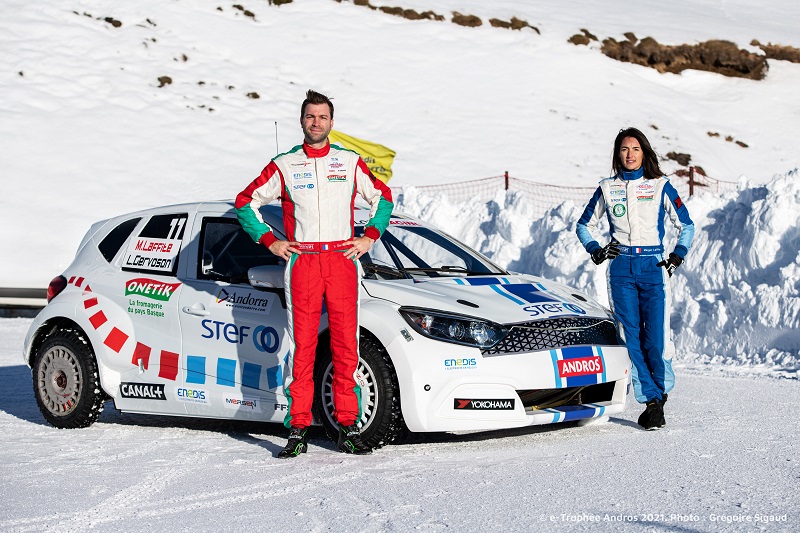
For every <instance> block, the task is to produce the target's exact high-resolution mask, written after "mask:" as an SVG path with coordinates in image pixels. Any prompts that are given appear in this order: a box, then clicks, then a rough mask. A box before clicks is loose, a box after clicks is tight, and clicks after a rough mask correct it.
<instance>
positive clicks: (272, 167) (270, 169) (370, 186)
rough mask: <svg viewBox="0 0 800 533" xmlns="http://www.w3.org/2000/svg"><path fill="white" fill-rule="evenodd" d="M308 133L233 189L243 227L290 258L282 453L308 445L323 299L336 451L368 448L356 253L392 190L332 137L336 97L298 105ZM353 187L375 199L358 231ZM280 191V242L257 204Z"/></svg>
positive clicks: (380, 220)
mask: <svg viewBox="0 0 800 533" xmlns="http://www.w3.org/2000/svg"><path fill="white" fill-rule="evenodd" d="M300 124H301V127H302V129H303V133H304V136H305V141H304V143H303V144H302V145H299V146H295V147H294V148H292V149H291V150H289V151H288V152H286V153H283V154H279V155H277V156H276V157H275V158H274V159H273V160H272V161H270V162H269V164H268V165H267V166H266V168H264V170H263V171H262V172H261V175H259V176H258V177H257V178H256V179H255V180H254V181H253V182H252V183H250V185H248V186H247V188H245V189H244V190H243V191H242V192H241V193H239V195H238V196H237V197H236V205H235V207H236V213H237V215H238V218H239V222H240V223H241V225H242V227H243V228H244V229H245V230H246V231H247V233H248V234H250V236H251V237H252V238H253V240H255V241H256V242H259V243H262V244H263V245H264V246H266V247H268V248H269V250H270V251H271V252H272V253H273V254H275V255H277V256H279V257H282V258H283V259H285V260H286V272H285V277H284V279H285V292H286V302H287V314H288V323H289V336H290V341H291V346H290V356H289V360H288V365H287V369H286V373H285V378H284V392H285V394H286V397H287V398H288V400H289V409H288V412H287V415H286V419H285V421H284V425H285V426H286V427H288V428H289V429H290V434H289V442H288V443H287V445H286V448H284V450H283V451H281V452H280V454H279V455H278V456H279V457H281V458H288V457H296V456H297V455H299V454H300V453H303V452H305V451H306V450H307V447H308V445H307V442H306V438H307V428H308V426H309V425H310V424H311V420H312V417H311V405H312V403H313V399H314V380H313V374H314V359H315V355H316V348H317V334H318V330H319V323H320V317H321V313H322V305H323V299H324V301H325V305H326V307H327V312H328V323H329V327H330V338H331V343H330V346H331V353H332V359H333V402H334V411H335V418H336V420H337V422H338V423H339V426H340V430H339V442H338V445H339V449H340V451H342V452H345V453H355V454H365V453H370V452H371V449H370V448H369V447H368V446H366V445H365V444H364V442H363V441H362V440H361V436H360V432H359V430H358V425H357V424H358V422H359V420H360V419H361V404H360V388H359V386H358V383H357V382H356V380H355V373H356V368H357V366H358V299H359V296H358V290H359V285H360V277H361V272H360V264H359V262H358V258H359V257H361V256H362V255H363V254H365V253H366V252H368V251H369V249H370V248H371V246H372V243H373V242H375V240H376V239H378V238H380V236H381V233H382V232H383V231H384V230H385V229H386V227H387V226H388V225H389V218H390V216H391V213H392V205H393V204H392V195H391V191H390V190H389V188H388V187H387V186H386V185H385V184H384V183H383V182H381V181H379V180H378V179H376V178H375V176H373V175H372V173H371V172H370V170H369V169H368V168H367V166H366V164H365V163H364V161H363V160H362V159H361V157H359V155H358V154H357V153H355V152H353V151H351V150H346V149H344V148H341V147H340V146H337V145H332V144H330V142H329V141H328V134H329V133H330V131H331V129H332V128H333V104H332V103H331V101H330V100H329V99H328V98H327V97H326V96H325V95H322V94H320V93H317V92H315V91H308V93H307V94H306V99H305V101H304V102H303V105H302V107H301V117H300ZM356 193H358V194H360V195H361V197H362V198H364V200H366V201H367V202H368V203H369V204H370V205H371V206H372V208H371V210H370V219H369V221H368V222H367V224H366V226H365V230H364V236H363V237H355V235H354V232H353V205H354V202H355V197H356ZM277 198H280V200H281V205H282V207H283V222H284V229H285V231H286V236H287V239H288V240H286V241H284V240H279V239H278V238H277V237H276V236H275V234H274V233H273V232H272V229H271V228H270V227H269V226H268V225H267V224H265V223H264V220H263V218H262V217H261V215H260V214H259V211H258V209H259V207H261V206H262V205H265V204H267V203H269V202H271V201H273V200H275V199H277Z"/></svg>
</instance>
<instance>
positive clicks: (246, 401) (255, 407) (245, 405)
mask: <svg viewBox="0 0 800 533" xmlns="http://www.w3.org/2000/svg"><path fill="white" fill-rule="evenodd" d="M223 400H224V402H223V403H224V405H225V407H227V408H228V409H246V410H249V411H255V412H258V413H260V412H261V400H260V399H258V398H233V397H230V396H224V397H223Z"/></svg>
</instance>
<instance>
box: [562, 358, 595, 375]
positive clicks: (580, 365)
mask: <svg viewBox="0 0 800 533" xmlns="http://www.w3.org/2000/svg"><path fill="white" fill-rule="evenodd" d="M602 372H603V360H602V359H601V358H600V357H598V356H594V357H581V358H580V359H559V361H558V375H559V376H561V377H562V378H568V377H573V376H585V375H588V374H600V373H602Z"/></svg>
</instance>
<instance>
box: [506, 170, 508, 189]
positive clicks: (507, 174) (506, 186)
mask: <svg viewBox="0 0 800 533" xmlns="http://www.w3.org/2000/svg"><path fill="white" fill-rule="evenodd" d="M506 190H508V170H506Z"/></svg>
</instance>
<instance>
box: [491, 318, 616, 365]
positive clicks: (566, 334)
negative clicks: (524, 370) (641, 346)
mask: <svg viewBox="0 0 800 533" xmlns="http://www.w3.org/2000/svg"><path fill="white" fill-rule="evenodd" d="M587 344H599V345H602V346H619V345H620V342H619V341H618V340H617V330H616V328H615V327H614V322H612V321H611V320H610V319H608V318H594V317H569V318H550V319H547V320H535V321H533V322H524V323H522V324H515V325H513V326H512V327H511V331H509V332H508V335H506V336H505V337H504V338H503V340H501V341H500V342H498V343H497V344H495V345H494V346H492V347H490V348H484V349H482V350H481V353H482V354H483V355H485V356H486V355H489V356H491V355H502V354H509V353H520V352H537V351H541V350H552V349H555V348H564V347H565V346H580V345H587Z"/></svg>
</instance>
